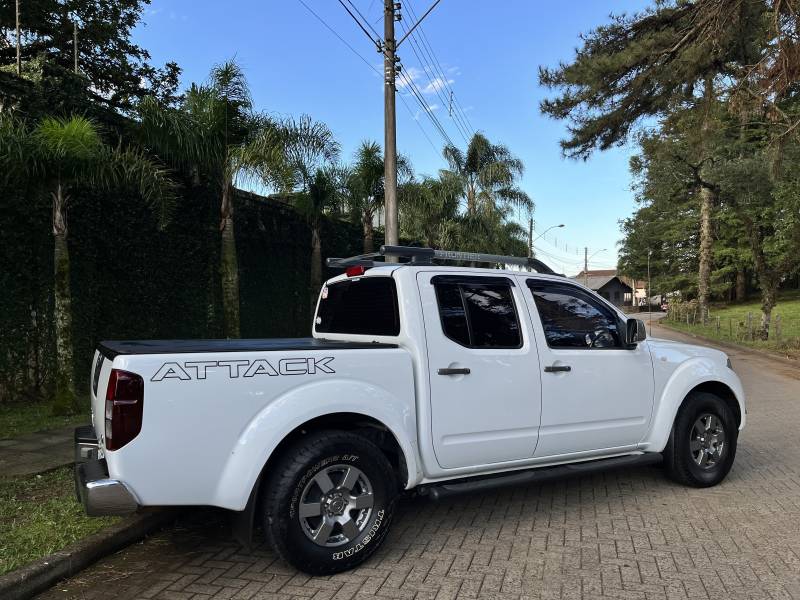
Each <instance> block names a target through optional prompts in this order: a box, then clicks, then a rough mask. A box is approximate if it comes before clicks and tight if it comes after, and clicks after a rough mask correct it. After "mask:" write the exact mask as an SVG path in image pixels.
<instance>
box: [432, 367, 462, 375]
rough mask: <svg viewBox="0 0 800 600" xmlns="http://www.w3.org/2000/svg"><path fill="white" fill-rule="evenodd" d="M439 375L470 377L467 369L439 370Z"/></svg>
mask: <svg viewBox="0 0 800 600" xmlns="http://www.w3.org/2000/svg"><path fill="white" fill-rule="evenodd" d="M437 373H438V374H439V375H469V369H468V368H467V367H463V368H460V369H449V368H448V369H439V370H438V371H437Z"/></svg>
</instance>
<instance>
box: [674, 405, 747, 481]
mask: <svg viewBox="0 0 800 600" xmlns="http://www.w3.org/2000/svg"><path fill="white" fill-rule="evenodd" d="M738 433H739V431H738V424H737V423H736V418H735V416H734V414H733V411H731V409H730V407H729V406H728V405H727V404H726V403H725V401H724V400H722V399H721V398H720V397H718V396H715V395H714V394H709V393H706V392H693V393H691V394H689V396H688V397H687V398H686V400H685V401H684V403H683V405H682V406H681V408H680V410H679V411H678V415H677V416H676V417H675V423H674V424H673V426H672V432H671V433H670V437H669V442H668V443H667V447H666V448H665V449H664V453H663V454H664V467H665V468H666V471H667V474H668V475H669V476H670V477H671V478H672V479H673V480H674V481H677V482H678V483H682V484H683V485H688V486H692V487H711V486H713V485H717V484H718V483H719V482H721V481H722V480H723V479H725V476H726V475H727V474H728V471H730V470H731V466H733V459H734V457H735V456H736V442H737V437H738Z"/></svg>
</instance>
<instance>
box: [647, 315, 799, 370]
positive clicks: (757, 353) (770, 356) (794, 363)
mask: <svg viewBox="0 0 800 600" xmlns="http://www.w3.org/2000/svg"><path fill="white" fill-rule="evenodd" d="M655 325H656V327H663V328H664V329H669V330H670V331H674V332H675V333H681V334H683V335H685V336H688V337H693V338H695V339H698V340H701V341H703V342H705V343H707V344H709V345H711V346H719V347H721V348H726V349H728V350H736V351H737V352H744V353H745V354H752V355H754V356H758V357H760V358H768V359H769V360H778V361H780V362H782V363H784V364H785V365H789V366H790V367H800V360H795V359H793V358H788V357H786V356H782V355H780V354H778V353H777V352H767V351H766V350H758V349H756V348H749V347H747V346H740V345H739V344H734V343H732V342H723V341H720V340H715V339H714V338H710V337H706V336H704V335H698V334H696V333H691V332H689V331H684V330H683V329H677V328H676V327H670V326H669V325H666V324H664V323H661V322H659V323H657V324H655Z"/></svg>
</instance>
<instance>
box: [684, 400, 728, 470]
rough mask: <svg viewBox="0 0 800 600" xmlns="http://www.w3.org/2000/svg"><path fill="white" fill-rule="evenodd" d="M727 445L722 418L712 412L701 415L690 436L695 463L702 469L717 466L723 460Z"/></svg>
mask: <svg viewBox="0 0 800 600" xmlns="http://www.w3.org/2000/svg"><path fill="white" fill-rule="evenodd" d="M725 447H726V444H725V428H724V426H723V424H722V419H720V418H719V417H718V416H717V415H715V414H712V413H705V414H702V415H700V416H699V417H698V418H697V420H696V421H695V422H694V425H692V432H691V434H690V436H689V450H690V451H691V453H692V458H693V459H694V462H695V464H696V465H697V466H698V467H700V468H701V469H711V468H713V467H715V466H716V465H717V464H719V462H720V461H721V460H722V457H723V456H724V453H725Z"/></svg>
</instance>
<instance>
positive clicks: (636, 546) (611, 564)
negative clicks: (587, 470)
mask: <svg viewBox="0 0 800 600" xmlns="http://www.w3.org/2000/svg"><path fill="white" fill-rule="evenodd" d="M656 333H657V334H658V335H663V336H664V337H673V338H675V339H680V336H678V335H677V334H670V333H666V331H665V330H658V331H657V332H656ZM731 354H732V359H733V361H734V366H735V367H736V369H737V371H738V372H739V374H740V375H741V376H742V378H743V380H744V384H745V388H746V390H747V393H748V395H749V400H750V404H749V414H748V420H749V423H748V427H747V429H746V430H745V432H744V434H743V435H742V437H741V438H740V442H739V453H738V456H737V459H736V463H735V465H734V468H733V471H732V472H731V474H730V476H729V477H728V479H727V480H726V481H725V482H724V483H723V484H721V485H720V486H718V487H716V488H712V489H706V490H696V489H688V488H684V487H680V486H678V485H676V484H673V483H671V482H669V481H667V480H666V479H665V478H664V477H663V476H662V473H661V471H660V469H659V468H655V467H654V468H641V469H635V470H624V471H614V472H608V473H603V474H598V475H593V476H586V477H583V478H576V479H570V480H567V481H562V482H556V483H548V484H544V485H531V486H528V487H520V488H515V489H508V490H503V491H497V492H493V493H486V494H482V495H479V496H471V497H463V498H459V499H453V500H448V501H446V502H442V503H439V504H434V503H430V502H427V501H406V502H404V503H403V505H402V506H401V507H400V511H399V514H398V515H397V517H396V521H395V523H394V527H393V530H392V532H391V533H390V535H389V537H388V539H387V541H386V543H385V544H384V546H383V548H382V549H381V551H380V552H379V553H378V554H377V555H376V556H375V557H373V558H372V559H371V560H370V561H368V562H367V564H366V565H364V566H363V567H361V568H359V569H356V570H354V571H351V572H349V573H344V574H341V575H337V576H334V577H330V578H311V577H307V576H305V575H303V574H300V573H297V572H295V571H293V570H291V569H289V568H288V567H286V566H285V565H284V564H282V563H281V562H280V561H277V560H276V559H275V557H274V555H273V554H272V553H271V552H270V551H268V550H266V549H263V548H260V549H258V550H256V551H255V552H254V553H253V554H252V555H248V554H242V553H240V552H239V550H238V547H237V546H236V545H235V544H234V543H233V542H231V541H230V539H229V537H228V534H227V528H226V525H225V522H224V520H223V519H222V516H221V515H220V513H218V512H213V511H200V512H195V513H193V514H191V515H190V516H189V517H188V518H187V519H186V520H185V521H184V522H183V523H182V524H181V525H180V526H178V527H175V528H174V529H171V530H169V531H167V532H164V533H162V534H160V535H158V536H155V537H153V538H151V539H149V540H148V541H147V542H145V543H143V544H138V545H136V546H133V547H131V548H128V549H126V550H124V551H122V552H120V553H118V554H117V555H115V556H113V557H110V558H108V559H106V560H104V561H101V562H100V563H98V564H97V565H95V566H94V567H92V568H90V569H88V570H87V571H85V572H83V573H82V574H80V575H79V576H77V577H75V578H73V579H71V580H69V581H66V582H63V583H62V584H60V585H58V586H56V587H55V588H53V589H52V590H50V591H49V592H47V593H46V594H43V595H42V596H41V597H42V598H48V599H55V598H86V599H102V600H125V599H129V598H131V599H133V598H164V599H176V600H184V599H185V600H188V599H190V598H192V599H205V598H235V599H241V600H247V599H256V598H258V599H263V598H292V597H296V598H313V599H315V600H327V599H330V598H335V599H337V600H338V599H341V600H346V599H349V598H368V597H369V598H372V597H379V598H455V597H459V598H475V597H480V598H637V599H638V598H642V599H655V598H692V599H696V598H787V599H800V466H798V465H800V372H798V371H800V370H798V369H796V368H793V367H790V366H786V365H783V364H782V363H779V362H776V361H771V360H769V359H764V358H758V357H754V356H753V355H749V354H743V353H736V352H733V353H731Z"/></svg>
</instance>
